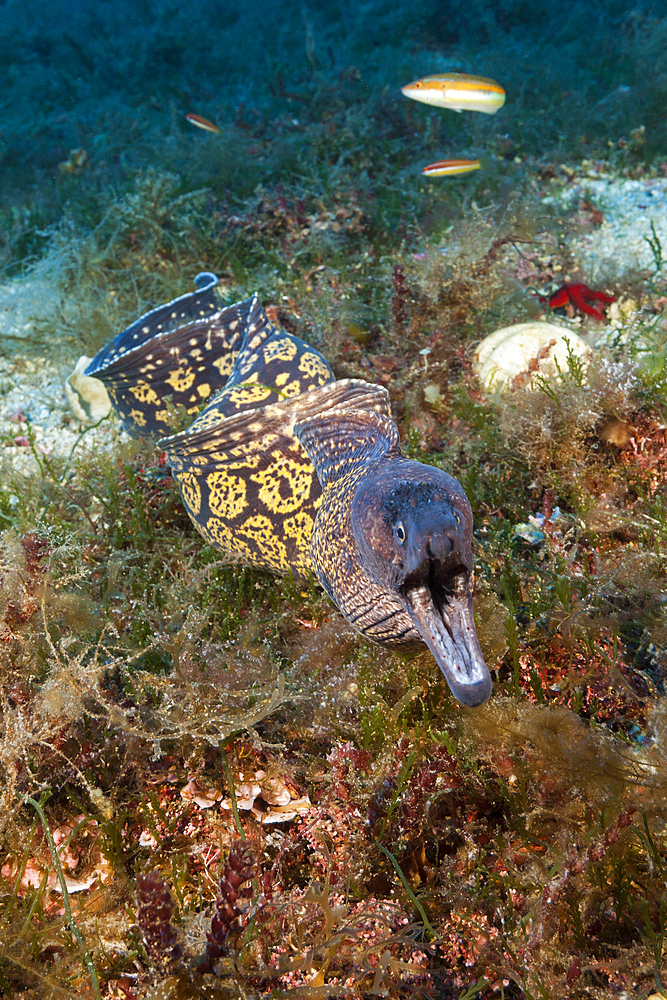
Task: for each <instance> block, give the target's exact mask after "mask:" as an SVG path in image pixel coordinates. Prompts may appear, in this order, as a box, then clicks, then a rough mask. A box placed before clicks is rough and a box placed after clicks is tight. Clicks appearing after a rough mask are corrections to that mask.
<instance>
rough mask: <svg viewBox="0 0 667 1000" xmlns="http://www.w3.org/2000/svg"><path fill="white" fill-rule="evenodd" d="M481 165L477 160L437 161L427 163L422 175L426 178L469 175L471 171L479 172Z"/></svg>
mask: <svg viewBox="0 0 667 1000" xmlns="http://www.w3.org/2000/svg"><path fill="white" fill-rule="evenodd" d="M481 166H482V164H481V163H480V161H479V160H438V161H437V163H429V165H428V166H427V167H424V169H423V170H422V173H423V174H425V175H426V177H451V176H453V175H454V174H469V173H470V171H471V170H479V169H480V167H481Z"/></svg>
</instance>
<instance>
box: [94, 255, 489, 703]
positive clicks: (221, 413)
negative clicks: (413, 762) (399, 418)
mask: <svg viewBox="0 0 667 1000" xmlns="http://www.w3.org/2000/svg"><path fill="white" fill-rule="evenodd" d="M195 281H196V284H197V291H195V292H193V293H191V295H189V296H181V297H180V298H179V299H176V300H174V302H171V303H167V304H166V305H164V306H160V307H159V308H158V309H155V310H153V311H152V312H151V313H148V314H147V315H146V316H144V317H142V318H141V319H139V320H137V322H136V323H134V324H132V326H131V327H129V328H128V329H127V330H125V331H123V332H122V333H121V334H119V335H118V337H116V338H115V339H114V340H113V341H112V342H111V343H110V344H108V345H107V346H106V347H105V348H103V349H102V351H100V352H99V353H98V355H96V357H95V358H94V359H93V361H92V362H91V363H90V365H89V366H88V369H87V370H86V374H88V375H91V376H94V377H96V378H99V379H101V380H102V381H103V382H104V383H105V385H106V386H107V388H108V391H109V395H110V397H111V400H112V403H113V405H114V407H115V409H116V410H117V412H118V413H119V415H120V417H121V419H122V420H123V423H124V425H125V426H126V428H127V429H128V430H129V431H130V432H132V433H144V434H145V433H156V432H157V433H160V432H161V431H162V429H163V428H165V427H166V426H168V420H169V415H170V408H169V405H168V402H170V403H171V405H172V407H173V404H174V403H177V404H180V405H181V406H183V407H184V408H185V410H186V412H187V413H190V414H194V413H195V412H197V411H198V410H199V409H200V407H201V404H202V402H203V401H205V400H207V399H208V400H210V401H209V402H208V404H207V405H206V406H205V408H204V409H203V410H201V412H200V413H199V415H198V416H197V417H196V419H195V420H194V421H193V423H192V425H191V426H190V427H188V429H187V430H185V431H183V432H182V433H180V434H175V435H171V436H170V437H167V438H164V439H163V440H162V441H161V442H160V443H161V445H162V446H163V447H164V449H165V452H166V455H167V459H168V461H169V463H170V465H171V468H172V471H173V474H174V476H175V478H176V479H177V481H178V483H179V486H180V489H181V496H182V497H183V502H184V504H185V507H186V509H187V511H188V513H189V515H190V517H191V518H192V520H193V522H194V523H195V525H196V527H197V528H198V530H199V531H200V532H201V534H202V535H203V536H204V538H205V539H206V540H207V541H208V542H209V543H210V544H212V545H214V546H215V547H216V548H218V549H221V550H222V551H224V552H227V553H231V554H234V555H236V556H237V557H238V558H239V560H240V561H241V562H244V563H246V564H248V565H252V566H256V567H259V568H261V569H268V570H271V571H272V572H275V573H283V574H284V573H290V572H291V573H293V574H295V575H297V576H300V577H307V576H308V575H309V574H310V573H311V572H314V573H315V575H316V576H317V578H318V580H319V581H320V583H321V584H322V586H323V587H324V589H325V590H326V592H327V593H328V594H329V596H330V597H331V599H332V600H333V601H334V603H335V604H336V605H337V606H338V608H339V609H340V611H341V613H342V614H343V615H344V617H345V618H346V619H347V620H348V621H349V622H351V623H352V625H354V627H355V628H356V629H358V631H359V632H361V633H362V634H363V635H365V636H367V637H368V638H369V639H371V640H372V641H373V642H376V643H379V644H381V645H385V646H392V647H403V648H409V647H418V646H420V645H421V644H423V643H426V645H427V646H428V648H429V649H430V650H431V652H432V654H433V656H434V657H435V659H436V661H437V663H438V665H439V666H440V668H441V670H442V672H443V674H444V676H445V678H446V680H447V682H448V684H449V686H450V688H451V690H452V692H453V694H454V695H455V696H456V698H458V700H459V701H461V702H462V703H463V704H465V705H470V706H474V705H480V704H482V703H483V702H484V701H486V700H487V698H488V697H489V696H490V694H491V690H492V683H491V677H490V674H489V671H488V669H487V667H486V664H485V663H484V658H483V656H482V652H481V650H480V647H479V642H478V640H477V635H476V632H475V625H474V619H473V611H472V568H473V560H472V549H471V543H472V511H471V508H470V504H469V503H468V500H467V497H466V496H465V493H464V492H463V489H462V488H461V486H460V484H459V483H458V482H456V480H455V479H452V477H451V476H448V475H447V474H446V473H445V472H442V471H441V470H440V469H436V468H434V467H433V466H430V465H424V464H422V463H420V462H413V461H410V460H408V459H406V458H404V457H403V456H402V454H401V449H400V442H399V436H398V430H397V428H396V425H395V424H394V422H393V420H392V419H391V410H390V405H389V397H388V394H387V392H386V391H385V390H384V389H383V388H381V387H380V386H377V385H372V384H369V383H367V382H363V381H360V380H356V379H345V380H341V381H338V382H336V381H334V376H333V373H332V371H331V369H330V367H329V365H328V364H327V362H326V361H325V360H324V358H323V357H322V356H321V355H320V354H319V352H317V351H316V350H315V349H314V348H313V347H311V346H310V345H309V344H306V343H305V342H304V341H302V340H300V339H299V338H298V337H294V336H292V335H291V334H289V333H286V332H285V331H284V330H279V329H277V328H276V327H274V326H272V324H271V323H270V322H269V321H268V319H267V318H266V316H265V314H264V312H263V310H262V309H261V306H260V305H259V302H258V299H257V297H256V296H253V297H251V298H250V299H247V300H245V301H244V302H239V303H236V304H235V305H232V306H225V305H224V304H222V302H221V301H219V300H218V298H217V292H216V289H215V284H216V281H217V279H216V278H215V276H214V275H210V274H206V275H198V276H197V279H195ZM171 412H172V413H173V409H172V410H171Z"/></svg>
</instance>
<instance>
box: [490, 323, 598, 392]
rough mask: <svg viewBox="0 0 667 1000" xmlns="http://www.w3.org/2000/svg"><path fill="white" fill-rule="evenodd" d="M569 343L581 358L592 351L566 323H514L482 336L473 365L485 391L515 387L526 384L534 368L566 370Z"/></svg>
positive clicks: (548, 371) (547, 371) (545, 371)
mask: <svg viewBox="0 0 667 1000" xmlns="http://www.w3.org/2000/svg"><path fill="white" fill-rule="evenodd" d="M568 344H569V348H570V350H571V351H572V352H573V353H574V354H576V355H577V357H579V358H581V359H582V361H584V362H585V361H586V360H587V359H588V358H590V357H591V356H592V354H593V351H592V350H591V348H590V347H589V346H588V344H587V343H586V342H585V341H584V340H582V338H581V337H579V336H578V335H577V334H576V333H573V332H572V330H568V329H567V327H562V326H556V325H555V324H554V323H541V322H534V323H517V324H516V325H515V326H506V327H503V328H502V330H496V331H495V333H491V334H489V336H488V337H485V338H484V340H483V341H482V342H481V344H479V345H478V347H477V349H476V350H475V354H474V361H473V369H474V371H475V373H476V375H477V377H478V378H479V380H480V382H481V383H482V385H483V386H484V388H485V389H486V390H487V391H490V392H491V391H497V390H500V389H506V388H515V387H518V386H521V385H525V384H526V382H528V381H529V380H530V378H531V377H532V376H533V375H534V374H535V373H536V372H539V373H540V374H542V375H546V376H557V375H558V367H560V369H561V371H567V355H568ZM554 359H557V360H558V367H557V366H556V362H555V360H554Z"/></svg>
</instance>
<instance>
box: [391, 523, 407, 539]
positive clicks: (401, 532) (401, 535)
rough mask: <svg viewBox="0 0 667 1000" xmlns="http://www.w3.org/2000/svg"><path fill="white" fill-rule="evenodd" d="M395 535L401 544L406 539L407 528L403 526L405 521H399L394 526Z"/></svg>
mask: <svg viewBox="0 0 667 1000" xmlns="http://www.w3.org/2000/svg"><path fill="white" fill-rule="evenodd" d="M394 535H395V536H396V538H397V540H398V542H399V544H400V545H402V544H403V543H404V541H405V528H404V527H403V522H402V521H399V522H398V523H397V524H396V525H395V527H394Z"/></svg>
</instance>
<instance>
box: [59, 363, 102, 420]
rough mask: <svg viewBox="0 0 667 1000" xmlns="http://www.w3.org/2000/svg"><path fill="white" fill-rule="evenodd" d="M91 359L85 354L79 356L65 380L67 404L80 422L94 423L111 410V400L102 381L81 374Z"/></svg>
mask: <svg viewBox="0 0 667 1000" xmlns="http://www.w3.org/2000/svg"><path fill="white" fill-rule="evenodd" d="M91 360H92V359H91V358H87V357H86V356H85V355H84V356H83V357H81V358H79V360H78V361H77V363H76V367H75V369H74V371H73V372H72V374H71V375H70V377H69V378H68V379H67V381H66V382H65V392H66V393H67V399H68V401H69V405H70V406H71V407H72V409H73V410H74V412H75V414H76V415H77V417H78V418H79V420H80V421H81V423H82V424H96V423H97V422H98V421H99V420H103V419H104V417H106V416H108V415H109V413H110V412H111V400H110V399H109V393H108V392H107V390H106V386H105V385H104V382H102V381H100V379H98V378H93V377H92V376H91V375H84V374H83V373H84V371H85V370H86V368H87V367H88V365H89V364H90V362H91Z"/></svg>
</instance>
